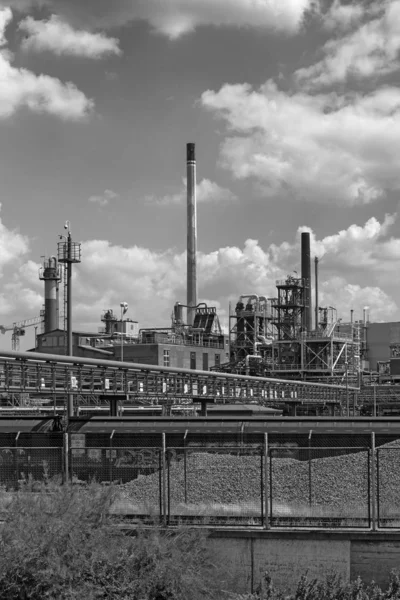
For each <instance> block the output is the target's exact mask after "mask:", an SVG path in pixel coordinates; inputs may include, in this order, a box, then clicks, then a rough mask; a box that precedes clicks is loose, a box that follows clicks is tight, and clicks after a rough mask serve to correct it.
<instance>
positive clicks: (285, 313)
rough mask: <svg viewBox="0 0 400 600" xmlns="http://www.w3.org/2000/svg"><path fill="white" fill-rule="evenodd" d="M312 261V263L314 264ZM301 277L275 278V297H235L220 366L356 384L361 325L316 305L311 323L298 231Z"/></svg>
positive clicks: (305, 248)
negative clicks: (225, 359)
mask: <svg viewBox="0 0 400 600" xmlns="http://www.w3.org/2000/svg"><path fill="white" fill-rule="evenodd" d="M316 264H317V263H316ZM301 268H302V271H301V276H300V277H298V276H293V275H289V276H288V277H287V278H286V279H283V280H279V281H277V282H276V289H277V296H276V297H274V298H266V297H265V296H258V295H256V294H252V295H247V296H246V295H244V296H240V298H239V301H238V302H237V304H236V308H235V311H234V312H233V313H231V314H230V315H229V346H230V360H229V361H228V363H227V364H224V365H222V366H221V370H227V371H228V372H236V373H248V374H257V375H264V376H269V377H271V376H279V377H282V376H284V377H286V378H294V379H307V380H315V381H322V380H328V381H331V382H332V383H333V381H336V382H340V381H345V382H347V383H349V382H352V384H357V385H359V382H360V376H361V373H362V371H363V365H362V352H363V347H362V344H361V340H362V324H361V323H360V322H358V321H357V322H356V321H354V322H350V323H343V322H342V320H341V319H339V318H338V317H337V313H336V310H335V309H334V308H333V307H320V306H318V289H317V286H316V310H315V314H316V322H315V325H314V327H313V326H312V298H311V256H310V234H309V233H308V232H303V233H302V234H301Z"/></svg>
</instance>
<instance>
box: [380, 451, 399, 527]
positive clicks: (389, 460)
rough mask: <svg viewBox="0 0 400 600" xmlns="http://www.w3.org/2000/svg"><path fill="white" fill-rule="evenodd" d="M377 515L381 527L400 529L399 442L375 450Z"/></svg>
mask: <svg viewBox="0 0 400 600" xmlns="http://www.w3.org/2000/svg"><path fill="white" fill-rule="evenodd" d="M376 471H377V481H376V491H377V516H378V525H379V527H381V528H388V529H400V444H399V442H392V443H389V444H387V445H386V446H384V447H381V448H378V449H377V451H376Z"/></svg>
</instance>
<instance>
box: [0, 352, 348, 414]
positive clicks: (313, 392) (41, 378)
mask: <svg viewBox="0 0 400 600" xmlns="http://www.w3.org/2000/svg"><path fill="white" fill-rule="evenodd" d="M349 389H353V388H349ZM355 389H356V388H354V390H355ZM0 392H9V393H18V392H23V393H43V394H49V393H50V394H52V393H53V394H54V393H76V394H84V395H88V394H89V395H107V394H109V395H113V396H124V397H126V395H127V394H130V395H131V396H132V395H134V396H135V397H137V398H138V399H148V400H149V401H152V399H154V398H157V399H158V401H159V402H163V401H171V400H175V399H180V398H186V399H187V398H196V399H197V398H198V399H200V400H201V398H202V397H203V398H212V399H213V401H215V402H218V401H224V400H232V399H235V400H240V399H246V400H251V399H254V400H259V401H263V402H268V401H269V400H275V399H276V398H279V399H282V400H285V399H286V400H288V401H289V402H290V401H291V400H293V399H296V400H297V401H298V400H301V399H307V401H310V400H311V401H316V402H319V401H320V398H321V397H323V398H324V400H325V401H329V402H332V403H340V402H341V399H342V397H343V394H344V393H345V392H346V386H344V385H328V384H321V383H312V382H305V381H296V380H285V379H276V378H267V377H251V376H248V375H236V374H235V375H234V374H229V373H220V372H216V371H197V370H191V369H178V368H171V367H161V366H156V365H143V364H139V363H131V362H116V361H111V360H100V359H83V358H78V357H68V356H65V357H60V356H59V355H52V354H41V353H40V354H39V353H29V352H12V351H5V350H3V351H1V353H0Z"/></svg>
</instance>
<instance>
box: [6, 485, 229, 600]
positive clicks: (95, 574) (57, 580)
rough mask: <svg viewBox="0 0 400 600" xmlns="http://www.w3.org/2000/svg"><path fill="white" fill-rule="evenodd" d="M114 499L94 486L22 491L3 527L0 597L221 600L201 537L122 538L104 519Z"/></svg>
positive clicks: (140, 534)
mask: <svg viewBox="0 0 400 600" xmlns="http://www.w3.org/2000/svg"><path fill="white" fill-rule="evenodd" d="M113 496H114V493H113V490H112V489H104V488H102V487H101V486H97V485H94V484H93V485H90V486H88V487H87V488H85V489H77V488H76V487H75V486H70V487H67V486H58V485H53V484H43V485H42V486H41V488H40V489H39V490H38V487H37V484H36V485H35V486H33V484H31V483H30V482H26V483H25V484H23V486H22V489H21V490H20V491H19V492H17V493H16V494H15V496H13V497H12V499H11V501H9V504H8V506H7V509H6V511H5V513H4V514H5V523H4V525H3V526H1V528H0V598H2V600H14V599H26V600H28V599H30V600H44V599H57V600H66V599H68V600H74V599H79V600H81V599H82V598H85V599H87V600H94V599H96V600H97V599H107V600H113V599H118V600H128V599H129V600H187V599H188V598H190V599H191V600H200V599H203V598H221V594H219V593H218V590H217V589H216V584H215V582H218V581H220V578H219V577H218V573H217V570H216V567H215V566H214V565H213V562H212V561H211V558H210V555H209V553H208V551H207V549H206V536H205V535H204V534H202V533H201V532H197V531H192V530H181V531H178V532H177V531H174V532H172V533H171V532H165V531H161V530H160V528H158V527H156V526H155V527H154V528H151V529H139V530H138V531H137V532H135V533H136V535H134V536H129V535H126V534H125V532H123V531H122V530H121V528H119V527H116V523H115V521H111V520H110V516H109V514H108V513H109V508H110V506H111V504H112V501H113ZM3 504H4V503H3Z"/></svg>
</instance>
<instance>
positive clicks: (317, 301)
mask: <svg viewBox="0 0 400 600" xmlns="http://www.w3.org/2000/svg"><path fill="white" fill-rule="evenodd" d="M314 261H315V330H316V331H318V321H319V310H318V308H319V299H318V257H317V256H316V257H315V258H314Z"/></svg>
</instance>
